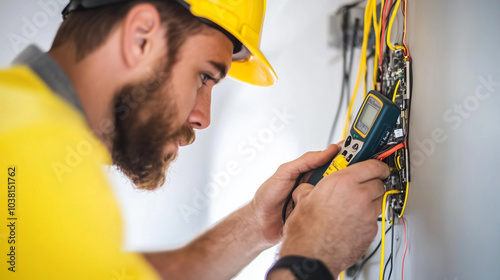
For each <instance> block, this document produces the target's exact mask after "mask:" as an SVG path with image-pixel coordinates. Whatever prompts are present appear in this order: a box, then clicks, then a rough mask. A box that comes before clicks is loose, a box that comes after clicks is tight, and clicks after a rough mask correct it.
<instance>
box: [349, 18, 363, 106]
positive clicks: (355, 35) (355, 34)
mask: <svg viewBox="0 0 500 280" xmlns="http://www.w3.org/2000/svg"><path fill="white" fill-rule="evenodd" d="M359 23H360V19H359V18H356V19H355V20H354V31H353V33H352V40H351V50H350V55H349V70H348V73H347V77H346V82H347V84H346V85H347V91H346V93H347V99H346V106H347V107H349V101H350V99H351V84H350V81H351V74H352V67H353V63H354V50H355V49H356V41H357V38H358V28H359Z"/></svg>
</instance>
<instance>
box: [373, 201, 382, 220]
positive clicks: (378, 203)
mask: <svg viewBox="0 0 500 280" xmlns="http://www.w3.org/2000/svg"><path fill="white" fill-rule="evenodd" d="M382 199H383V198H382V197H379V198H377V199H375V200H374V201H373V202H372V205H373V209H374V210H375V216H377V217H378V215H380V214H381V213H382Z"/></svg>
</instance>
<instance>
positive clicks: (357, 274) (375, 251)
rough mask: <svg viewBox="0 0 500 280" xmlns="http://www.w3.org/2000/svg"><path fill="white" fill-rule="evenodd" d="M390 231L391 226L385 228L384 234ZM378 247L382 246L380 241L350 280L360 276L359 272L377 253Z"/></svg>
mask: <svg viewBox="0 0 500 280" xmlns="http://www.w3.org/2000/svg"><path fill="white" fill-rule="evenodd" d="M391 229H392V226H390V227H389V228H387V230H386V231H385V233H386V234H387V233H388V232H389V230H391ZM380 246H382V240H380V242H379V243H378V245H377V247H376V248H375V249H374V250H373V251H372V252H371V253H370V254H369V255H368V257H366V258H364V259H363V261H362V262H361V264H360V265H359V268H358V270H357V271H356V273H355V274H354V277H353V278H352V280H356V279H358V277H359V275H360V274H361V271H363V267H364V266H365V264H366V263H367V262H368V261H369V260H370V259H371V258H372V257H373V256H374V255H375V253H377V251H378V249H379V248H380Z"/></svg>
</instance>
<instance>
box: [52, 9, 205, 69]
mask: <svg viewBox="0 0 500 280" xmlns="http://www.w3.org/2000/svg"><path fill="white" fill-rule="evenodd" d="M141 3H150V4H152V5H154V6H155V7H156V9H157V10H158V13H159V15H160V18H161V21H162V24H163V25H164V27H165V28H166V30H167V31H166V34H165V37H166V40H167V49H168V51H167V59H168V61H169V64H170V65H173V64H174V63H175V60H176V55H177V52H178V50H179V48H180V47H181V46H182V44H183V43H184V41H185V40H186V38H187V37H188V36H189V35H193V34H196V33H199V32H200V31H201V30H202V27H203V23H202V22H201V21H200V20H198V19H197V18H196V17H195V16H193V15H192V14H191V13H190V12H189V11H188V10H187V9H186V8H184V7H182V6H181V5H180V4H178V3H176V2H175V1H173V0H131V1H126V2H124V3H119V4H113V5H108V6H103V7H100V8H95V9H89V10H83V11H76V12H72V13H70V14H69V15H68V17H67V18H66V20H64V21H63V23H62V24H61V26H60V27H59V30H58V31H57V34H56V37H55V39H54V42H53V43H52V49H55V48H58V47H60V46H62V45H63V44H66V43H71V44H72V45H73V47H74V48H75V58H76V61H77V62H78V61H80V60H82V59H84V58H85V57H86V56H87V55H88V54H90V53H91V52H92V51H94V50H95V49H97V48H98V47H100V46H101V45H102V44H104V42H105V41H106V39H107V38H108V36H109V34H110V33H111V31H112V30H113V28H115V27H116V25H118V23H120V22H121V21H122V20H123V19H124V18H125V16H126V15H127V13H128V12H129V11H130V10H131V9H132V8H133V7H134V6H135V5H137V4H141Z"/></svg>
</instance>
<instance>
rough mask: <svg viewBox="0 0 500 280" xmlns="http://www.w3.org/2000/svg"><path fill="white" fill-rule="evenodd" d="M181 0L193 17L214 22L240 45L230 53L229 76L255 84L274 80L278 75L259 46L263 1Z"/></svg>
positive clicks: (266, 84) (267, 84) (264, 7)
mask: <svg viewBox="0 0 500 280" xmlns="http://www.w3.org/2000/svg"><path fill="white" fill-rule="evenodd" d="M181 1H182V2H185V3H186V4H187V5H189V10H190V11H191V13H192V14H193V15H194V16H196V17H199V18H202V19H207V20H209V21H210V22H212V23H215V24H217V25H218V26H219V27H221V28H222V29H224V30H225V31H227V32H228V33H229V34H231V35H232V36H234V37H235V38H236V39H237V40H238V41H239V42H240V43H241V44H242V46H241V48H239V49H237V50H235V53H234V54H233V63H232V64H231V69H230V70H229V76H231V77H233V78H235V79H237V80H240V81H242V82H245V83H249V84H252V85H257V86H271V85H273V84H275V83H276V81H277V80H278V76H277V75H276V73H275V72H274V70H273V68H272V67H271V64H269V62H268V61H267V59H266V57H265V56H264V54H262V52H261V51H260V49H259V44H260V37H261V34H262V25H263V23H264V15H265V12H266V0H178V2H181Z"/></svg>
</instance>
